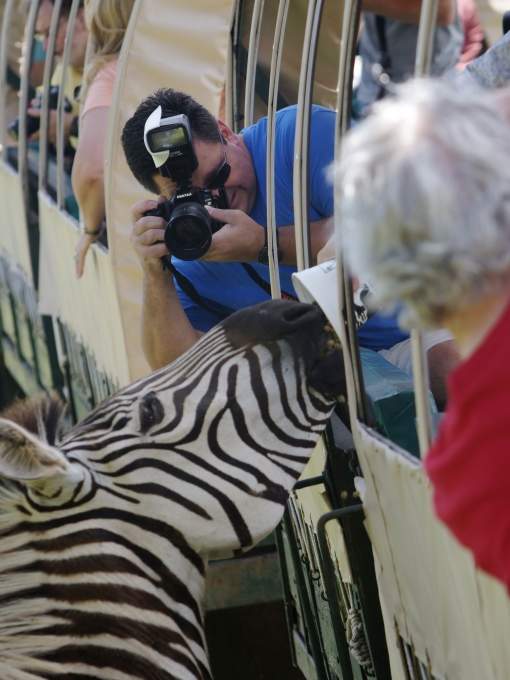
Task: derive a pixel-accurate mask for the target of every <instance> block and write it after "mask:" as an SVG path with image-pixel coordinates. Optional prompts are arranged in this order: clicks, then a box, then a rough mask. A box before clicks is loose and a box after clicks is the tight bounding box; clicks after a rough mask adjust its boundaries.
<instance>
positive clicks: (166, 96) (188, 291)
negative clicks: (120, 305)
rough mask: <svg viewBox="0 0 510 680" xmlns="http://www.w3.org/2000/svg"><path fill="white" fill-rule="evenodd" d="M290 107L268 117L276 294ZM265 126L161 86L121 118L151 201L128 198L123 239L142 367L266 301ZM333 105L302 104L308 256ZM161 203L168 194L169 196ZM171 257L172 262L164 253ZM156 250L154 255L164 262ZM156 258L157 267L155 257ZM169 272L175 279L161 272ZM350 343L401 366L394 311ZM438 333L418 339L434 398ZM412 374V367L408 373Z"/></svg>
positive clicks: (327, 231)
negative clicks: (131, 257) (132, 253)
mask: <svg viewBox="0 0 510 680" xmlns="http://www.w3.org/2000/svg"><path fill="white" fill-rule="evenodd" d="M295 122H296V107H294V106H290V107H287V108H285V109H281V110H280V111H278V112H277V115H276V136H275V165H276V167H275V177H276V187H275V196H276V199H275V209H276V226H277V234H278V250H279V261H280V263H281V264H280V282H281V288H282V294H283V296H284V297H292V296H293V295H294V289H293V287H292V282H291V274H292V272H293V271H295V238H294V227H293V223H294V211H293V160H294V137H295ZM266 131H267V119H266V118H262V119H261V120H259V121H258V122H257V123H255V124H254V125H252V126H250V127H248V128H246V129H245V130H243V131H242V133H240V134H235V133H234V132H233V131H232V130H231V129H230V128H229V127H228V126H227V125H226V124H225V123H223V122H222V121H218V120H216V119H215V118H214V116H212V115H211V114H210V113H209V112H208V111H207V110H206V109H204V107H202V106H200V105H199V104H198V103H197V102H196V101H194V100H193V99H192V98H191V97H189V96H188V95H186V94H183V93H181V92H176V91H174V90H159V91H158V92H156V93H155V94H153V95H152V96H150V97H147V98H146V99H145V100H144V101H143V102H142V103H141V104H140V106H139V107H138V108H137V110H136V112H135V113H134V115H133V116H132V118H131V119H130V120H128V121H127V123H126V125H125V127H124V130H123V133H122V144H123V147H124V152H125V154H126V159H127V162H128V165H129V167H130V168H131V171H132V172H133V174H134V176H135V177H136V179H137V180H138V181H139V182H140V183H141V184H142V185H143V186H144V187H145V188H146V189H147V190H148V191H151V192H153V193H158V194H160V201H159V203H158V202H157V201H155V200H144V201H140V202H138V203H137V204H136V205H134V206H133V211H132V212H133V223H134V224H133V229H132V235H131V238H132V243H133V246H134V248H135V250H136V252H137V254H138V257H139V259H140V262H141V265H142V267H143V272H144V283H143V309H142V336H143V348H144V353H145V356H146V358H147V360H148V362H149V364H150V366H151V367H152V368H154V369H155V368H159V367H161V366H164V365H165V364H167V363H169V362H170V361H173V360H174V359H176V358H177V357H178V356H180V355H181V354H182V353H183V352H185V351H186V350H187V349H189V348H190V347H191V346H192V345H193V344H194V343H195V342H196V341H197V339H198V338H199V337H200V335H201V334H202V333H203V332H205V331H207V330H209V328H211V327H212V326H214V325H215V324H216V323H218V322H219V321H220V320H221V319H223V318H225V317H226V316H228V315H229V314H230V313H232V312H233V311H235V310H237V309H241V308H243V307H247V306H249V305H253V304H256V303H258V302H261V301H263V300H266V299H268V297H269V295H270V290H269V273H268V267H267V241H266V224H267V222H266V212H267V205H266ZM334 138H335V112H334V111H331V110H328V109H325V108H322V107H320V106H313V107H312V114H311V119H310V146H309V174H310V191H309V201H310V207H309V219H310V233H311V254H312V260H315V259H316V256H317V253H318V252H319V250H320V249H321V248H322V247H323V246H324V244H325V243H326V242H327V240H328V238H329V236H330V235H331V232H332V221H331V220H330V218H331V216H332V215H333V189H332V186H331V184H330V182H329V180H328V179H327V176H326V172H327V169H328V167H329V166H330V164H331V162H332V161H333V156H334ZM168 199H170V200H168ZM170 253H171V255H172V258H171V260H170V258H169V254H170ZM162 258H163V260H162ZM163 263H164V264H163ZM168 270H170V272H172V273H173V275H174V276H173V277H172V276H171V275H170V273H169V271H168ZM359 339H360V344H361V345H362V346H365V347H369V348H370V349H373V350H376V351H382V352H383V353H385V352H390V353H391V352H393V351H394V352H395V360H394V357H393V354H390V355H388V354H386V358H387V359H388V360H389V361H394V363H396V364H397V365H400V363H401V362H402V360H405V362H407V364H409V365H410V343H409V335H408V334H407V333H406V332H404V331H402V330H401V329H400V328H399V327H398V324H397V320H396V318H395V317H394V316H382V315H380V314H373V315H372V316H371V317H370V318H369V320H368V321H367V322H366V323H365V324H364V325H363V327H362V328H361V329H360V331H359ZM444 340H445V338H444V334H443V335H442V336H441V335H439V334H434V335H431V336H430V337H429V338H427V345H426V349H427V350H428V357H429V365H430V367H431V377H432V381H431V382H432V387H433V391H434V393H435V396H436V398H437V399H438V402H439V403H440V404H441V399H442V395H443V394H444V376H445V374H446V373H447V372H448V370H449V369H450V367H451V365H452V363H453V362H454V361H455V360H456V354H455V353H454V351H453V349H452V347H451V341H446V342H444ZM409 370H410V369H409Z"/></svg>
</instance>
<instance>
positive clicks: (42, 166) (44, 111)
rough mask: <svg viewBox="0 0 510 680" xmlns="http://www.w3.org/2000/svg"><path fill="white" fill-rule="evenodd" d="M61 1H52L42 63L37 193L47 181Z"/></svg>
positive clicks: (42, 189) (44, 186) (43, 189)
mask: <svg viewBox="0 0 510 680" xmlns="http://www.w3.org/2000/svg"><path fill="white" fill-rule="evenodd" d="M61 5H62V0H54V3H53V12H52V14H51V21H50V30H49V34H48V42H47V44H46V59H45V62H44V71H43V81H42V92H43V96H42V102H41V124H40V126H39V191H45V190H46V182H47V179H48V124H49V119H50V112H49V101H50V100H49V95H50V85H51V77H52V75H53V68H54V65H55V43H56V40H57V32H58V24H59V19H60V7H61Z"/></svg>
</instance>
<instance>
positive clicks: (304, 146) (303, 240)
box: [293, 0, 324, 271]
mask: <svg viewBox="0 0 510 680" xmlns="http://www.w3.org/2000/svg"><path fill="white" fill-rule="evenodd" d="M323 4H324V3H323V0H312V1H311V2H310V3H309V5H308V13H307V16H306V28H305V37H304V44H303V54H302V57H301V70H300V74H299V90H298V100H297V113H296V138H295V144H294V173H293V189H294V234H295V239H296V261H297V268H298V270H299V271H301V270H302V269H308V267H310V264H311V257H310V251H311V248H310V225H309V221H308V140H309V137H310V109H311V103H312V92H313V73H314V69H315V58H316V56H317V38H318V34H319V28H320V20H321V15H322V8H323Z"/></svg>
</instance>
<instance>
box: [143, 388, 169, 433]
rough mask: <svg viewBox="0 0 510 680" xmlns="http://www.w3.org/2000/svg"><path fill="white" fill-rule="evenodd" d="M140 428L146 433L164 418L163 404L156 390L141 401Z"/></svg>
mask: <svg viewBox="0 0 510 680" xmlns="http://www.w3.org/2000/svg"><path fill="white" fill-rule="evenodd" d="M139 410H140V430H141V431H142V434H145V433H146V432H147V431H148V430H150V428H151V427H153V426H154V425H157V424H158V423H160V422H161V421H162V420H163V415H164V412H163V406H162V404H161V402H160V400H159V399H158V398H157V396H156V395H155V393H154V392H148V393H147V394H146V395H145V396H144V397H143V398H142V400H141V401H140V406H139Z"/></svg>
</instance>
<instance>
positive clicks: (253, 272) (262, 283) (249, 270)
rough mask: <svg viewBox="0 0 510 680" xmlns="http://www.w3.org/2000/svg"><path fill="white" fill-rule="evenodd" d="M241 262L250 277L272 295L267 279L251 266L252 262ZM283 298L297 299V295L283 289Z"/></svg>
mask: <svg viewBox="0 0 510 680" xmlns="http://www.w3.org/2000/svg"><path fill="white" fill-rule="evenodd" d="M241 264H242V266H243V267H244V270H245V272H246V273H247V274H248V276H249V277H250V279H251V280H252V281H254V282H255V283H256V284H257V285H258V286H260V288H262V290H264V291H265V292H266V293H267V294H268V295H269V296H271V286H270V284H269V283H268V282H267V281H266V280H265V279H263V278H262V276H260V274H259V273H258V272H257V271H256V270H255V269H254V268H253V267H252V266H251V264H247V263H246V262H241ZM282 298H283V299H284V300H297V297H296V296H295V295H293V294H292V293H287V292H286V291H284V290H282Z"/></svg>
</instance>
